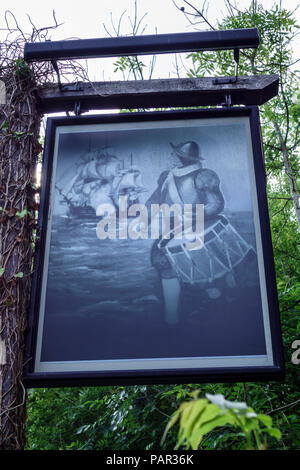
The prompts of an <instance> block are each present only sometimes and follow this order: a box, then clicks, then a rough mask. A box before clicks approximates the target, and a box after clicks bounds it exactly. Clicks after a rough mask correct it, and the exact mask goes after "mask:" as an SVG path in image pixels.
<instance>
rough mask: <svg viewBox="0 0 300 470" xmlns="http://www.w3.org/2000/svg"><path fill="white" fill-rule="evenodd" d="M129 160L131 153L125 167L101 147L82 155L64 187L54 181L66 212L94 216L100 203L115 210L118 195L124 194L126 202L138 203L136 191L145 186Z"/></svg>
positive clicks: (79, 216) (78, 216)
mask: <svg viewBox="0 0 300 470" xmlns="http://www.w3.org/2000/svg"><path fill="white" fill-rule="evenodd" d="M132 160H133V157H132V154H131V156H130V165H129V168H125V164H124V161H123V160H120V159H119V158H118V157H116V156H115V155H111V154H109V153H108V152H105V151H101V152H100V153H99V154H98V155H96V156H95V155H94V156H93V155H88V156H86V157H85V159H84V161H83V162H81V163H80V164H79V165H78V166H77V170H76V174H75V176H73V178H72V179H71V181H70V182H69V183H68V184H67V185H65V187H63V188H61V187H58V185H56V189H57V191H58V192H59V194H60V196H61V201H60V202H61V203H62V204H66V205H67V206H68V211H67V214H68V216H70V217H76V218H91V217H95V216H96V212H97V208H98V207H99V205H101V204H111V205H112V206H114V208H115V209H116V213H117V214H118V204H119V198H120V196H123V200H124V197H125V198H127V204H128V206H130V205H131V204H136V203H138V202H139V197H140V194H141V193H142V192H144V191H146V189H145V187H144V186H143V184H142V175H141V172H140V171H139V170H138V169H137V168H135V167H134V166H133V164H132Z"/></svg>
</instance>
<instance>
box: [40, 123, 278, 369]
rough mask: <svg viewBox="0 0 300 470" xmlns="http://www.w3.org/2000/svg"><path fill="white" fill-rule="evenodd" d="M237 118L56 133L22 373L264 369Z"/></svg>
mask: <svg viewBox="0 0 300 470" xmlns="http://www.w3.org/2000/svg"><path fill="white" fill-rule="evenodd" d="M268 315H269V312H268V303H267V294H266V281H265V271H264V265H263V261H262V243H261V236H260V222H259V216H258V201H257V193H256V179H255V171H254V165H253V151H252V143H251V133H250V126H249V119H248V117H226V118H210V119H178V120H172V121H169V120H167V119H166V120H160V121H155V120H153V121H150V122H149V121H145V122H143V121H141V122H133V123H132V122H116V123H101V124H93V123H90V122H89V123H87V124H81V125H66V126H63V125H62V126H58V127H57V128H56V136H55V146H54V152H53V169H52V183H51V198H50V208H49V216H48V229H47V235H46V250H45V259H44V271H43V277H42V287H41V301H40V317H39V325H38V335H37V353H36V364H35V370H36V371H37V372H47V371H49V372H56V371H58V372H60V371H76V370H80V371H82V370H83V371H89V370H99V371H104V370H108V371H110V370H113V371H118V370H142V369H143V370H144V369H146V370H147V369H151V370H153V369H160V370H163V369H178V368H179V369H180V368H185V369H188V368H190V369H201V368H208V367H213V368H218V367H223V368H224V367H243V366H247V365H251V366H268V365H272V364H273V359H272V347H271V336H270V325H269V316H268Z"/></svg>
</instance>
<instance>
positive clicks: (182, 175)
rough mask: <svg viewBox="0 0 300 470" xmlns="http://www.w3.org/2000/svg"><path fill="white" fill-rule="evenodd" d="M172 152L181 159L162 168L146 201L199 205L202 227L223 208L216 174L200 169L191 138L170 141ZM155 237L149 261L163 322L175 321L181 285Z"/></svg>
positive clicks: (213, 290)
mask: <svg viewBox="0 0 300 470" xmlns="http://www.w3.org/2000/svg"><path fill="white" fill-rule="evenodd" d="M170 145H171V147H172V148H173V152H174V154H175V155H176V157H178V159H179V160H180V162H181V166H177V167H175V168H173V169H172V170H170V171H168V170H167V171H164V172H163V173H162V174H161V175H160V177H159V179H158V184H157V188H156V190H155V191H154V192H153V194H152V195H151V196H150V198H149V199H148V201H147V202H146V206H148V207H151V204H169V205H170V206H171V205H173V204H181V205H182V207H183V205H184V204H193V205H196V204H203V205H204V225H205V228H206V227H208V226H209V225H211V224H213V223H214V222H215V221H216V220H217V218H218V215H219V214H220V213H221V212H222V211H223V209H224V198H223V195H222V193H221V191H220V187H219V186H220V179H219V177H218V175H217V174H216V173H215V172H214V171H212V170H210V169H206V168H202V161H203V160H204V159H203V157H202V156H201V154H200V149H199V146H198V144H197V143H196V142H194V141H186V142H183V143H180V144H178V145H174V144H172V143H171V144H170ZM160 241H161V240H156V241H155V242H154V244H153V247H152V250H151V262H152V265H153V266H154V267H155V268H156V269H157V271H158V273H159V275H160V278H161V283H162V292H163V300H164V315H165V321H166V322H167V323H168V324H177V323H178V321H179V313H180V312H179V305H180V294H181V284H180V280H179V279H178V276H177V274H176V272H175V270H174V269H173V267H172V266H171V263H170V261H169V260H168V258H167V256H166V255H165V253H164V251H163V250H162V249H161V248H160ZM206 292H207V294H208V296H209V297H212V298H214V297H218V296H219V295H220V292H219V291H218V289H217V288H210V289H207V290H206Z"/></svg>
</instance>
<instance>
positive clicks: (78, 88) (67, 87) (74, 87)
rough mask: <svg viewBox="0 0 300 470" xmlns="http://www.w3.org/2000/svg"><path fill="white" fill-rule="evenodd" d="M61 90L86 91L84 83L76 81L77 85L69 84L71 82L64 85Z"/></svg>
mask: <svg viewBox="0 0 300 470" xmlns="http://www.w3.org/2000/svg"><path fill="white" fill-rule="evenodd" d="M61 91H71V92H72V91H75V92H76V91H84V88H83V86H82V84H80V83H78V82H77V83H76V84H75V85H69V84H66V85H62V88H61Z"/></svg>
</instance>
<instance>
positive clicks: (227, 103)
mask: <svg viewBox="0 0 300 470" xmlns="http://www.w3.org/2000/svg"><path fill="white" fill-rule="evenodd" d="M221 106H223V107H224V108H230V107H231V106H232V104H231V94H230V93H228V94H226V95H225V102H224V103H221Z"/></svg>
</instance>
